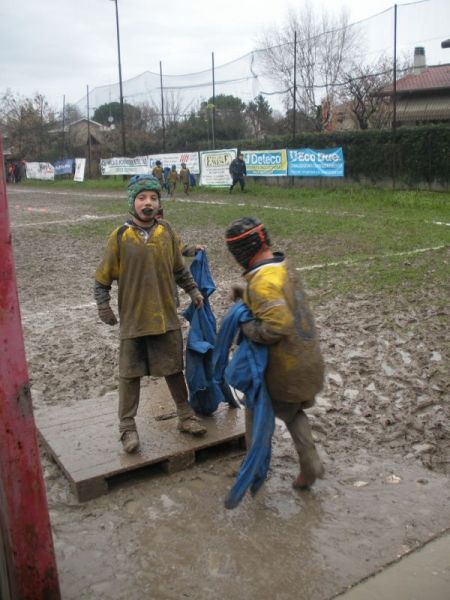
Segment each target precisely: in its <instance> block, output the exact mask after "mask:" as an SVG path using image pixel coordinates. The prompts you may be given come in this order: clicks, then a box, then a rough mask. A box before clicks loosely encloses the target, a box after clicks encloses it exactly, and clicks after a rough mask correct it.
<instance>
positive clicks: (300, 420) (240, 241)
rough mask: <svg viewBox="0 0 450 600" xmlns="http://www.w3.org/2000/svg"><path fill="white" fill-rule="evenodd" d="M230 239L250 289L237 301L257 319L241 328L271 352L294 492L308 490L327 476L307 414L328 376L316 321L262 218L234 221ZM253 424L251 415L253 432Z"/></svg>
mask: <svg viewBox="0 0 450 600" xmlns="http://www.w3.org/2000/svg"><path fill="white" fill-rule="evenodd" d="M225 239H226V244H227V248H228V250H229V251H230V252H231V254H232V255H233V256H234V258H235V259H236V261H237V262H238V263H239V265H240V266H241V267H242V268H243V269H244V272H243V274H242V276H243V277H244V279H245V281H246V286H245V287H241V286H234V287H233V297H234V299H235V300H239V299H241V298H242V299H243V300H244V302H245V304H246V305H247V306H248V308H249V309H250V311H251V312H252V314H253V317H254V320H252V321H248V322H247V323H243V324H242V325H241V331H242V332H243V334H244V335H245V336H247V337H248V338H249V339H250V340H251V341H252V342H255V343H257V344H265V345H267V347H268V350H269V358H268V364H267V369H266V373H265V382H266V385H267V391H268V392H269V396H270V399H271V402H272V406H273V410H274V412H275V416H276V417H278V418H279V419H281V420H282V421H284V423H285V424H286V427H287V428H288V431H289V433H290V434H291V437H292V440H293V442H294V445H295V448H296V450H297V454H298V457H299V462H300V473H299V475H298V476H297V477H296V478H295V480H294V481H293V487H294V488H296V489H300V490H303V489H307V488H309V487H310V486H311V485H312V484H313V483H314V482H315V481H316V479H317V478H318V477H322V475H323V472H324V469H323V466H322V462H321V460H320V458H319V455H318V453H317V450H316V446H315V444H314V440H313V437H312V433H311V427H310V424H309V421H308V417H307V416H306V413H305V411H304V409H306V408H311V407H312V406H313V405H314V403H315V396H316V394H318V393H319V392H320V390H321V389H322V386H323V377H324V364H323V360H322V355H321V352H320V348H319V342H318V336H317V331H316V328H315V325H314V319H313V316H312V314H311V312H310V310H309V307H308V303H307V299H306V296H305V293H304V291H303V289H302V286H301V282H300V280H299V279H298V277H297V275H296V273H294V272H293V271H291V270H289V268H288V263H287V260H286V258H285V257H284V254H282V253H281V252H272V250H271V240H270V237H269V233H268V231H267V229H266V227H265V226H264V224H263V223H261V221H260V220H259V219H256V218H254V217H243V218H240V219H237V220H236V221H233V223H231V225H230V226H229V227H228V229H227V230H226V238H225ZM246 411H248V409H246ZM251 422H252V421H251V418H249V417H248V416H247V418H246V423H247V429H249V428H250V424H251ZM247 433H248V431H247ZM250 439H251V438H250Z"/></svg>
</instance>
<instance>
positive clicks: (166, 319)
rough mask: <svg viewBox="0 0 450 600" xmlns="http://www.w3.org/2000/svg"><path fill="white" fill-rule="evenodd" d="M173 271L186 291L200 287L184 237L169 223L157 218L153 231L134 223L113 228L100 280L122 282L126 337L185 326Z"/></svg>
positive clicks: (122, 329)
mask: <svg viewBox="0 0 450 600" xmlns="http://www.w3.org/2000/svg"><path fill="white" fill-rule="evenodd" d="M119 230H121V231H120V232H119ZM118 232H119V235H118ZM174 274H175V278H176V279H177V281H178V282H179V285H180V286H181V287H183V288H184V289H185V290H186V291H189V290H190V289H193V288H195V287H196V286H195V283H194V282H193V280H192V277H191V275H190V273H189V272H188V271H187V269H186V267H185V264H184V261H183V257H182V256H181V250H180V241H179V238H178V236H177V235H176V234H175V232H174V231H173V230H172V229H171V227H170V226H169V225H168V223H167V222H165V221H157V222H156V223H155V225H154V227H153V228H152V229H151V230H150V232H149V234H147V233H146V231H145V230H143V229H141V228H139V227H135V226H128V227H125V228H124V227H123V226H122V227H118V228H117V229H115V230H114V231H113V232H112V233H111V235H110V236H109V238H108V242H107V245H106V249H105V253H104V256H103V260H102V262H101V263H100V265H99V266H98V268H97V271H96V273H95V279H96V281H98V282H99V283H100V284H102V285H105V286H110V285H111V284H112V282H113V281H117V283H118V289H119V295H118V300H119V315H120V337H121V338H122V339H128V338H136V337H141V336H145V335H158V334H161V333H165V332H166V331H171V330H174V329H179V328H180V322H179V319H178V316H177V309H176V305H175V300H174V294H173V285H174V284H173V280H174ZM180 278H181V282H180V281H179V280H180Z"/></svg>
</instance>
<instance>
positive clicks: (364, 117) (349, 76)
mask: <svg viewBox="0 0 450 600" xmlns="http://www.w3.org/2000/svg"><path fill="white" fill-rule="evenodd" d="M409 70H410V64H409V62H408V60H406V59H404V60H403V62H402V64H400V62H399V63H398V64H397V73H398V74H402V75H404V74H405V73H407V72H408V71H409ZM392 78H393V65H392V60H390V59H388V58H386V57H382V58H380V59H379V60H378V61H377V62H376V63H373V64H371V65H369V64H357V63H353V64H352V65H351V66H350V68H349V70H348V71H345V72H344V73H343V74H342V86H341V89H340V99H341V100H342V101H343V102H346V103H347V106H348V108H349V109H350V111H351V113H352V114H353V115H354V116H355V118H356V121H357V123H358V125H359V128H360V129H368V128H369V127H372V128H375V129H381V128H383V127H388V126H389V125H390V123H391V119H392V107H391V100H390V98H389V95H387V94H386V92H385V91H386V89H389V88H390V87H391V86H392Z"/></svg>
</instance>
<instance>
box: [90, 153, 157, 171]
mask: <svg viewBox="0 0 450 600" xmlns="http://www.w3.org/2000/svg"><path fill="white" fill-rule="evenodd" d="M100 171H101V174H102V175H145V174H147V173H148V156H135V157H134V158H101V159H100Z"/></svg>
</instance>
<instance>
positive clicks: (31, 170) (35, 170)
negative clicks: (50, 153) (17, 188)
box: [27, 162, 55, 181]
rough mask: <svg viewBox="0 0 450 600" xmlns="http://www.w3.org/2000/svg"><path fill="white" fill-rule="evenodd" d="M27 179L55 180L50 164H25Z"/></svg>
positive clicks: (53, 170)
mask: <svg viewBox="0 0 450 600" xmlns="http://www.w3.org/2000/svg"><path fill="white" fill-rule="evenodd" d="M27 179H44V180H46V181H50V180H53V179H55V169H54V167H53V165H51V164H50V163H41V162H27Z"/></svg>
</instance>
